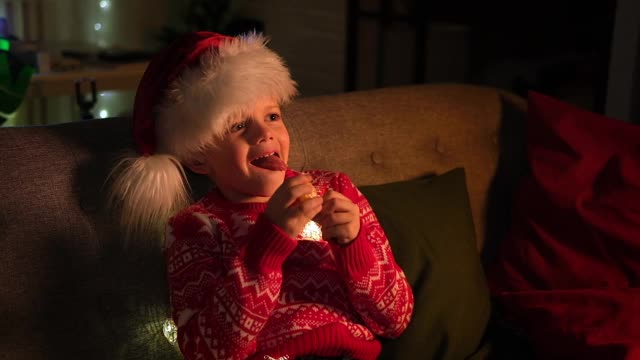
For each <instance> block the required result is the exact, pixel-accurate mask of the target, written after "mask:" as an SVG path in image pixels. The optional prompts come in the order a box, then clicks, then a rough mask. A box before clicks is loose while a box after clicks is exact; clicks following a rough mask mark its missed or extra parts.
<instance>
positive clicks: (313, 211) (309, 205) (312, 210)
mask: <svg viewBox="0 0 640 360" xmlns="http://www.w3.org/2000/svg"><path fill="white" fill-rule="evenodd" d="M296 209H297V211H299V212H300V213H301V214H302V215H304V216H305V217H306V218H307V219H313V218H314V217H315V216H316V215H317V214H318V213H320V211H321V210H322V198H321V197H315V198H312V199H309V200H306V201H303V202H301V203H299V204H298V205H297V206H296Z"/></svg>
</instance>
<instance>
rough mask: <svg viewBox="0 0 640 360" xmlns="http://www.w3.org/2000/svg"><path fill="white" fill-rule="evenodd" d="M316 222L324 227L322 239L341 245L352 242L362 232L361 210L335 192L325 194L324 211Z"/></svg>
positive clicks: (330, 191) (316, 218) (317, 216)
mask: <svg viewBox="0 0 640 360" xmlns="http://www.w3.org/2000/svg"><path fill="white" fill-rule="evenodd" d="M314 220H315V221H316V222H317V223H318V224H320V226H321V227H322V237H323V238H325V239H329V240H331V241H335V242H336V243H338V244H340V245H346V244H349V243H350V242H352V241H353V240H354V239H355V238H356V236H358V233H359V232H360V209H359V208H358V206H357V205H356V204H354V203H353V202H352V201H351V200H350V199H349V198H348V197H346V196H344V195H342V194H341V193H339V192H337V191H335V190H329V191H327V193H326V194H324V197H323V201H322V210H321V211H320V213H319V214H318V215H316V217H315V218H314Z"/></svg>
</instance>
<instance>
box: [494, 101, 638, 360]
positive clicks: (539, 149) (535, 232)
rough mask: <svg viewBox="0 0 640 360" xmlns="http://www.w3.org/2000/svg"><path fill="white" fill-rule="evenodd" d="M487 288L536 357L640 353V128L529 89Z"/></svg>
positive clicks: (615, 356) (623, 356)
mask: <svg viewBox="0 0 640 360" xmlns="http://www.w3.org/2000/svg"><path fill="white" fill-rule="evenodd" d="M527 147H528V158H529V163H530V169H531V174H530V175H529V176H527V177H526V178H525V179H524V180H522V182H521V184H520V186H519V188H518V190H517V191H516V194H515V201H514V207H513V224H512V228H511V231H510V233H509V234H508V236H507V238H506V239H504V241H503V242H502V246H501V250H500V253H499V255H498V260H497V261H496V263H495V264H493V265H492V266H490V268H489V270H488V279H489V284H490V287H491V290H492V293H493V294H494V296H495V298H496V300H497V302H498V304H499V305H500V306H501V308H502V310H503V311H504V314H503V315H504V316H505V318H506V319H507V320H509V321H510V322H512V323H513V325H515V326H516V327H518V328H520V329H521V330H523V331H524V333H525V334H526V335H527V336H529V338H530V339H531V341H532V342H533V344H534V345H535V347H536V350H537V351H538V358H540V359H556V358H565V359H566V358H571V359H640V352H639V350H638V348H639V347H640V286H639V285H640V127H639V126H636V125H632V124H628V123H624V122H621V121H617V120H614V119H610V118H606V117H604V116H601V115H598V114H595V113H591V112H588V111H585V110H582V109H579V108H577V107H575V106H572V105H569V104H566V103H564V102H561V101H558V100H556V99H552V98H550V97H547V96H544V95H542V94H538V93H535V92H532V93H530V94H529V109H528V119H527Z"/></svg>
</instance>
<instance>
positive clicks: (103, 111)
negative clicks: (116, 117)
mask: <svg viewBox="0 0 640 360" xmlns="http://www.w3.org/2000/svg"><path fill="white" fill-rule="evenodd" d="M100 117H101V118H102V119H104V118H106V117H109V112H108V111H107V110H104V109H102V110H100Z"/></svg>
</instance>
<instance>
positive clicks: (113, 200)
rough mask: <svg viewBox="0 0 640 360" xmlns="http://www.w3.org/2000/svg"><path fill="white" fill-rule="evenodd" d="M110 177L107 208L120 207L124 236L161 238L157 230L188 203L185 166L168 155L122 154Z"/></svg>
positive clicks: (128, 237) (129, 237) (160, 230)
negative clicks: (129, 155)
mask: <svg viewBox="0 0 640 360" xmlns="http://www.w3.org/2000/svg"><path fill="white" fill-rule="evenodd" d="M110 178H113V182H112V184H111V188H110V191H109V195H108V198H107V201H108V204H109V207H110V208H112V209H118V210H119V212H120V216H119V217H120V224H121V226H122V228H123V231H124V234H125V236H126V239H127V240H131V239H143V240H156V239H157V238H158V237H160V238H161V239H162V236H161V235H159V234H162V233H163V230H164V224H165V223H166V221H167V220H168V219H169V217H171V216H172V215H173V214H174V213H175V212H176V211H178V210H180V209H182V208H184V207H186V206H187V205H188V204H189V203H190V199H189V193H188V191H187V187H186V184H187V181H186V177H185V173H184V169H183V168H182V165H181V164H180V162H179V161H178V160H177V159H176V158H175V157H173V156H170V155H164V154H156V155H152V156H143V157H133V158H125V159H123V160H121V161H120V162H119V163H118V164H117V165H116V166H115V167H114V170H113V172H112V176H110ZM161 241H162V242H161V243H160V246H161V247H163V246H164V244H163V241H164V240H163V239H162V240H161Z"/></svg>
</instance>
